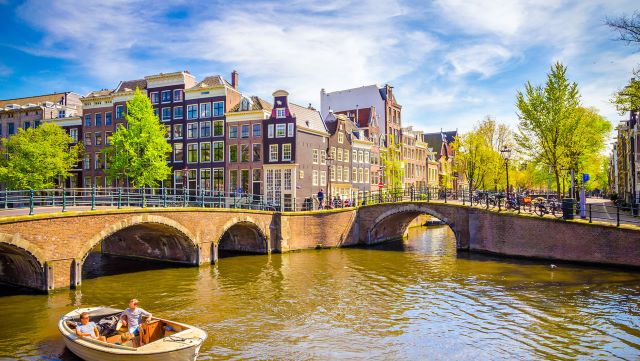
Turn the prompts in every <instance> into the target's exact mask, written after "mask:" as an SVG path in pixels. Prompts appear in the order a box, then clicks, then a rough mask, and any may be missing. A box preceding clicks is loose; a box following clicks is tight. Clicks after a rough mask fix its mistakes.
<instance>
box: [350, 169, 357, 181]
mask: <svg viewBox="0 0 640 361" xmlns="http://www.w3.org/2000/svg"><path fill="white" fill-rule="evenodd" d="M351 181H352V182H353V183H358V168H356V167H353V168H352V169H351Z"/></svg>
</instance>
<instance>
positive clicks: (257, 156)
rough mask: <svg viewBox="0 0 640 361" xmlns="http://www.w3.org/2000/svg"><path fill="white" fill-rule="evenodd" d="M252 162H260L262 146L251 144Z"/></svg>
mask: <svg viewBox="0 0 640 361" xmlns="http://www.w3.org/2000/svg"><path fill="white" fill-rule="evenodd" d="M252 146H253V161H254V162H260V161H262V144H253V145H252Z"/></svg>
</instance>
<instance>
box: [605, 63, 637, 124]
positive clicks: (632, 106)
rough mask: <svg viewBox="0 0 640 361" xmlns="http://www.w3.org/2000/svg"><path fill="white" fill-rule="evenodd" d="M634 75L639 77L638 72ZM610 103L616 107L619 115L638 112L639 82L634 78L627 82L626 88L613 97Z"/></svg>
mask: <svg viewBox="0 0 640 361" xmlns="http://www.w3.org/2000/svg"><path fill="white" fill-rule="evenodd" d="M636 73H637V74H636V75H637V76H640V70H638V71H636ZM611 103H613V104H614V105H615V106H616V109H617V110H618V112H619V113H620V115H623V114H624V113H626V112H629V111H632V110H636V111H637V110H640V81H639V80H637V79H636V78H632V79H631V80H629V84H627V86H625V87H624V88H623V89H621V90H619V91H617V92H616V93H615V94H614V95H613V98H612V99H611Z"/></svg>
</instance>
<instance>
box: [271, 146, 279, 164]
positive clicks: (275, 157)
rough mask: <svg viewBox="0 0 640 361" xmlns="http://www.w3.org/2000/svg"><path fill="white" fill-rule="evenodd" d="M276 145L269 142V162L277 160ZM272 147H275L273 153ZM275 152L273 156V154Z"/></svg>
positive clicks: (277, 150) (277, 151)
mask: <svg viewBox="0 0 640 361" xmlns="http://www.w3.org/2000/svg"><path fill="white" fill-rule="evenodd" d="M278 148H279V147H278V145H277V144H269V161H270V162H277V161H278V153H279V149H278ZM274 149H275V153H274ZM274 154H275V156H274Z"/></svg>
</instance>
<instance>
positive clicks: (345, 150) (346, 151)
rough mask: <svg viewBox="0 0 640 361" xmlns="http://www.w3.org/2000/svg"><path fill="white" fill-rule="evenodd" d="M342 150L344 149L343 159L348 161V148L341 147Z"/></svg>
mask: <svg viewBox="0 0 640 361" xmlns="http://www.w3.org/2000/svg"><path fill="white" fill-rule="evenodd" d="M343 150H344V161H345V162H349V150H348V149H343Z"/></svg>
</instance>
